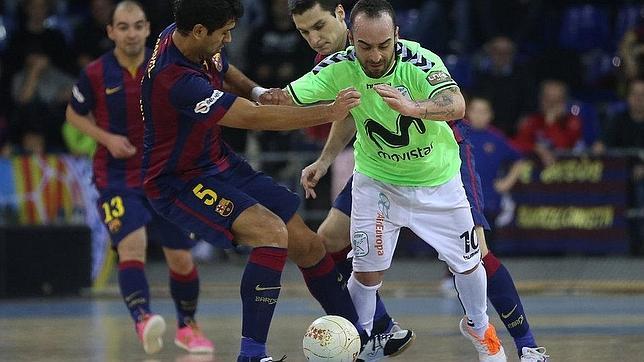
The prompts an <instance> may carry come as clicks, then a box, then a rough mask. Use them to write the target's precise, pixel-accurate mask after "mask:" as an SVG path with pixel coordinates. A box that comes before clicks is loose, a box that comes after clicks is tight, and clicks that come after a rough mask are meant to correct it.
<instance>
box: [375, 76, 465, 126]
mask: <svg viewBox="0 0 644 362" xmlns="http://www.w3.org/2000/svg"><path fill="white" fill-rule="evenodd" d="M373 89H374V90H375V91H376V92H378V94H379V95H380V96H381V97H382V99H383V100H384V101H385V102H387V104H388V105H389V107H391V108H392V109H394V110H396V111H397V112H399V113H400V114H402V115H405V116H410V117H415V118H420V119H428V120H432V121H453V120H456V119H461V118H463V117H464V116H465V99H464V98H463V95H462V94H461V91H460V90H459V89H458V87H456V86H454V87H450V88H447V89H444V90H442V91H440V92H438V93H436V94H435V95H434V96H433V97H431V98H430V99H427V100H423V101H413V100H410V99H407V98H406V97H405V96H403V94H402V93H400V91H399V90H398V89H396V88H394V87H392V86H390V85H386V84H378V85H376V86H374V87H373Z"/></svg>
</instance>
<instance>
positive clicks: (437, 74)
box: [427, 70, 452, 85]
mask: <svg viewBox="0 0 644 362" xmlns="http://www.w3.org/2000/svg"><path fill="white" fill-rule="evenodd" d="M451 80H452V77H450V76H449V74H447V73H445V72H443V71H442V70H437V71H434V72H429V75H428V76H427V81H428V82H429V84H431V85H437V84H441V83H445V82H449V81H451Z"/></svg>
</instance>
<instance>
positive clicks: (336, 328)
mask: <svg viewBox="0 0 644 362" xmlns="http://www.w3.org/2000/svg"><path fill="white" fill-rule="evenodd" d="M302 349H303V350H304V356H306V359H307V361H310V362H330V361H333V362H354V361H355V360H356V358H358V353H360V335H359V334H358V330H357V329H356V327H354V326H353V324H352V323H351V322H349V321H348V320H346V319H344V318H342V317H339V316H335V315H327V316H324V317H320V318H318V319H316V320H315V321H313V323H311V325H310V326H309V328H308V329H307V330H306V333H305V334H304V339H303V340H302Z"/></svg>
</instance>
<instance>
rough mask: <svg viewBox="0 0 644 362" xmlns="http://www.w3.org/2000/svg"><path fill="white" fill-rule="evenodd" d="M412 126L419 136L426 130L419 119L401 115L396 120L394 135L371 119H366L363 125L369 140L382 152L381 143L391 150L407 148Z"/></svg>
mask: <svg viewBox="0 0 644 362" xmlns="http://www.w3.org/2000/svg"><path fill="white" fill-rule="evenodd" d="M412 124H413V125H414V126H416V129H417V130H418V133H420V134H424V133H425V131H426V130H427V129H426V128H425V124H424V123H423V121H421V120H420V119H418V118H413V117H409V116H403V115H402V114H401V115H399V116H398V119H397V120H396V132H395V133H392V132H390V131H389V130H388V129H387V128H385V126H383V125H382V124H380V123H378V122H376V121H374V120H373V119H367V120H366V121H365V123H364V127H365V130H366V131H367V135H368V136H369V138H370V139H371V140H372V141H373V143H375V144H376V146H378V148H380V149H381V150H382V149H383V148H382V146H381V144H380V143H381V142H383V143H385V144H386V145H387V146H389V147H391V148H400V147H404V146H409V128H410V127H411V125H412Z"/></svg>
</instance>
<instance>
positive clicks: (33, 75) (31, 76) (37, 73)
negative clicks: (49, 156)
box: [11, 48, 74, 152]
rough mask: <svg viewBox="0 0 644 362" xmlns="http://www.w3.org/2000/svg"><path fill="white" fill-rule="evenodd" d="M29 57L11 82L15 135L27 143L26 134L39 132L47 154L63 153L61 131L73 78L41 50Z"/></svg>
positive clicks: (28, 51) (33, 51)
mask: <svg viewBox="0 0 644 362" xmlns="http://www.w3.org/2000/svg"><path fill="white" fill-rule="evenodd" d="M26 54H27V55H26V58H25V64H24V68H23V69H22V70H21V71H20V72H18V73H17V74H16V75H14V77H13V79H12V81H11V83H12V84H11V98H12V101H13V103H14V105H15V109H14V112H13V117H12V123H13V129H14V130H15V131H16V133H15V135H16V136H18V137H19V138H20V139H21V140H22V141H21V143H24V137H25V135H26V134H32V133H33V132H32V131H33V130H38V132H36V134H38V135H41V136H43V137H44V143H45V149H46V150H47V151H49V152H60V151H64V150H65V145H64V142H63V139H62V135H61V130H62V125H63V123H64V121H65V105H66V104H67V101H68V100H69V95H70V94H71V89H72V86H73V85H74V79H73V78H72V77H71V76H69V75H67V74H66V73H64V72H63V71H61V70H60V69H58V68H57V67H55V66H54V65H53V64H52V63H51V61H50V58H49V57H48V56H47V55H46V54H45V52H44V50H43V49H42V48H32V49H31V50H27V52H26Z"/></svg>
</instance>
